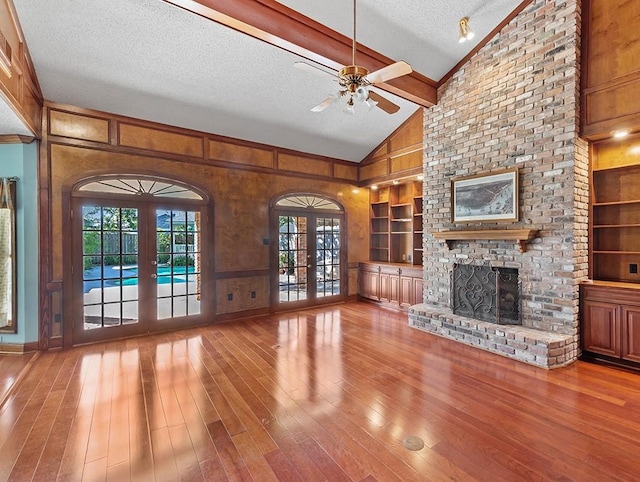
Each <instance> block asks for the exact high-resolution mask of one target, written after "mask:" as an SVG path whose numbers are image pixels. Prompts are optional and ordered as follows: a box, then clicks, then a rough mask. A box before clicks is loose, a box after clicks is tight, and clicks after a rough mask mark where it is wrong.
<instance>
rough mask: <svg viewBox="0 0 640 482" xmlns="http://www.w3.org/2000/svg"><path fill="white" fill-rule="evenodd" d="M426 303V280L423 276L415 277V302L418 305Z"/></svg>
mask: <svg viewBox="0 0 640 482" xmlns="http://www.w3.org/2000/svg"><path fill="white" fill-rule="evenodd" d="M420 303H424V280H423V279H422V278H413V303H412V304H414V305H418V304H420Z"/></svg>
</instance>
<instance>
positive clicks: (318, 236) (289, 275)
mask: <svg viewBox="0 0 640 482" xmlns="http://www.w3.org/2000/svg"><path fill="white" fill-rule="evenodd" d="M276 223H277V226H278V249H277V253H276V254H275V256H276V259H274V263H273V265H274V266H277V273H276V274H275V275H274V276H272V286H274V287H276V289H275V290H273V296H272V304H274V305H275V306H276V309H289V308H294V307H295V308H297V307H304V306H313V305H317V304H322V303H329V302H336V301H341V300H344V299H345V298H346V295H345V290H346V283H345V278H346V275H345V274H346V269H345V268H346V266H345V264H344V262H343V258H344V254H345V253H344V252H343V246H344V243H343V237H344V233H343V229H344V228H343V225H344V217H343V216H342V214H338V213H334V212H324V213H323V212H300V211H298V210H291V209H288V210H287V209H284V210H282V209H277V210H276Z"/></svg>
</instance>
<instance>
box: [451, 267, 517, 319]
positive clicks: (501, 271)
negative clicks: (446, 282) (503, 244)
mask: <svg viewBox="0 0 640 482" xmlns="http://www.w3.org/2000/svg"><path fill="white" fill-rule="evenodd" d="M519 307H520V289H519V283H518V270H517V269H516V268H496V267H493V266H487V265H473V264H460V263H454V265H453V271H452V273H451V309H452V311H453V313H454V314H456V315H460V316H466V317H467V318H473V319H476V320H480V321H487V322H490V323H497V324H499V325H520V324H522V323H521V320H520V308H519Z"/></svg>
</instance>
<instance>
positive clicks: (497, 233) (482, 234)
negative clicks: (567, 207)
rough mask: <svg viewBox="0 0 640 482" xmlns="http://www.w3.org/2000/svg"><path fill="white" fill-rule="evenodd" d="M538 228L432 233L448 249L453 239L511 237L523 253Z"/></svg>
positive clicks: (500, 238) (499, 238)
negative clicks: (443, 242) (441, 240)
mask: <svg viewBox="0 0 640 482" xmlns="http://www.w3.org/2000/svg"><path fill="white" fill-rule="evenodd" d="M538 231H539V230H538V229H482V230H480V229H476V230H473V231H440V232H438V233H433V237H434V238H436V239H443V240H444V241H445V242H446V243H447V246H448V247H449V249H451V248H452V246H453V242H454V241H462V240H471V239H473V240H476V239H489V240H496V239H497V240H503V239H504V240H506V239H513V240H515V241H517V242H518V245H519V246H520V251H521V252H522V253H524V252H525V251H526V250H527V247H526V245H527V242H528V241H530V240H531V239H533V238H535V237H536V236H537V235H538Z"/></svg>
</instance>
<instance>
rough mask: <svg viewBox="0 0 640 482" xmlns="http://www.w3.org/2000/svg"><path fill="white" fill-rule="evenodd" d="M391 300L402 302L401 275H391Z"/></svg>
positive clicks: (392, 301) (391, 301)
mask: <svg viewBox="0 0 640 482" xmlns="http://www.w3.org/2000/svg"><path fill="white" fill-rule="evenodd" d="M389 302H390V303H400V275H397V274H391V275H389Z"/></svg>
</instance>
